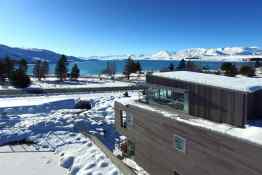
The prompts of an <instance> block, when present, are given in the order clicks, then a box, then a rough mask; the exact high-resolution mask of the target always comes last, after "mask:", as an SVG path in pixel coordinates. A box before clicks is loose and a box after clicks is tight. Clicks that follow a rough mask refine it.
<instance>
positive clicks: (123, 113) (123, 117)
mask: <svg viewBox="0 0 262 175" xmlns="http://www.w3.org/2000/svg"><path fill="white" fill-rule="evenodd" d="M120 117H121V118H120V122H121V127H122V128H126V126H127V120H126V117H127V116H126V111H120Z"/></svg>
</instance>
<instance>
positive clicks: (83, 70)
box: [28, 60, 255, 75]
mask: <svg viewBox="0 0 262 175" xmlns="http://www.w3.org/2000/svg"><path fill="white" fill-rule="evenodd" d="M107 62H115V64H116V67H117V68H116V69H117V73H122V72H123V70H124V65H125V63H126V60H87V61H82V62H75V63H76V64H77V65H78V67H79V68H80V74H81V75H97V74H100V73H101V72H102V70H104V69H105V67H106V64H107ZM139 62H140V64H141V66H142V69H143V71H159V70H162V69H165V68H167V67H168V65H169V64H170V63H173V64H174V66H177V65H178V63H179V61H177V60H139ZM192 62H194V63H195V64H196V65H198V66H199V67H200V68H203V67H206V68H208V69H212V70H216V69H219V68H220V66H221V64H222V63H223V62H219V61H198V60H194V61H192ZM73 64H74V63H70V64H69V66H68V68H69V70H71V67H72V65H73ZM234 64H235V65H236V66H237V67H241V66H242V65H250V66H254V64H255V63H254V62H234ZM54 69H55V64H50V65H49V73H50V74H54ZM32 70H33V65H29V69H28V73H29V74H32Z"/></svg>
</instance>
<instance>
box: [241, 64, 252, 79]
mask: <svg viewBox="0 0 262 175" xmlns="http://www.w3.org/2000/svg"><path fill="white" fill-rule="evenodd" d="M239 73H240V74H241V75H245V76H248V77H253V76H255V69H254V68H252V67H250V66H242V67H241V68H240V71H239Z"/></svg>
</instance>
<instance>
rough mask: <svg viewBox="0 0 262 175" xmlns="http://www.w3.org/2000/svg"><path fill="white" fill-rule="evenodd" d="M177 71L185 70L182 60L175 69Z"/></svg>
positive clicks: (184, 63) (184, 62)
mask: <svg viewBox="0 0 262 175" xmlns="http://www.w3.org/2000/svg"><path fill="white" fill-rule="evenodd" d="M176 69H177V70H185V69H186V61H185V60H184V59H182V60H181V61H180V62H179V63H178V65H177V67H176Z"/></svg>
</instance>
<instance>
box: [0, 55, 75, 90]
mask: <svg viewBox="0 0 262 175" xmlns="http://www.w3.org/2000/svg"><path fill="white" fill-rule="evenodd" d="M27 71H28V62H27V61H26V60H25V59H20V60H15V59H11V58H10V57H9V56H6V57H5V58H4V59H3V60H0V84H1V85H5V84H10V85H12V86H14V87H16V88H26V87H29V86H30V85H31V79H30V76H29V75H28V74H27ZM48 74H49V63H48V61H46V60H36V61H35V62H34V67H33V77H35V78H37V79H38V80H39V81H42V79H45V78H46V77H47V75H48ZM55 75H56V77H57V78H58V79H59V80H60V81H64V80H66V79H67V78H68V77H69V78H70V79H71V80H77V79H78V78H79V76H80V69H79V68H78V66H77V64H74V65H73V67H72V69H71V72H70V73H68V61H67V57H66V56H65V55H61V57H60V58H59V60H58V62H57V63H56V66H55Z"/></svg>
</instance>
